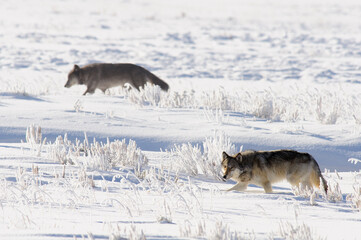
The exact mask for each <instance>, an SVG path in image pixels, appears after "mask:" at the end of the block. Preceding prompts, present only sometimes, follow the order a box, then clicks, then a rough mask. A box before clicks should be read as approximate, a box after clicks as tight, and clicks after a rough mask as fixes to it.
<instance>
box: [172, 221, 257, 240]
mask: <svg viewBox="0 0 361 240" xmlns="http://www.w3.org/2000/svg"><path fill="white" fill-rule="evenodd" d="M179 233H180V236H181V237H187V238H206V239H211V240H228V239H230V240H237V239H255V237H254V236H248V237H247V236H242V235H241V234H240V233H237V232H234V231H232V230H231V229H230V228H229V226H228V224H225V223H224V222H223V221H217V222H214V223H206V222H205V221H204V220H198V221H197V222H196V223H194V222H190V221H185V222H184V223H183V224H182V225H180V226H179Z"/></svg>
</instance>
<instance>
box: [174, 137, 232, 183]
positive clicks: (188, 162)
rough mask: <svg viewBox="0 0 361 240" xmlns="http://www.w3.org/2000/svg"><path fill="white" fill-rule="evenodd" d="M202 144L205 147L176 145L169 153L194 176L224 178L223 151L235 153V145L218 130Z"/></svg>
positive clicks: (182, 167) (189, 144)
mask: <svg viewBox="0 0 361 240" xmlns="http://www.w3.org/2000/svg"><path fill="white" fill-rule="evenodd" d="M202 146H203V148H201V147H200V146H199V145H198V144H196V145H192V144H191V143H187V144H182V145H175V146H174V147H173V148H172V149H171V150H170V151H169V152H168V153H169V156H170V157H171V158H174V159H175V161H174V162H176V164H177V165H179V167H180V169H182V171H185V172H186V173H187V174H190V175H192V176H196V175H198V174H203V175H206V176H212V177H214V178H216V179H219V180H220V179H222V176H221V160H222V159H221V158H222V152H223V151H226V152H227V153H230V154H233V153H235V152H236V147H235V145H234V144H233V143H231V140H230V138H229V137H227V136H226V135H225V133H224V132H220V131H216V132H215V133H214V136H213V137H208V138H206V139H205V141H203V143H202Z"/></svg>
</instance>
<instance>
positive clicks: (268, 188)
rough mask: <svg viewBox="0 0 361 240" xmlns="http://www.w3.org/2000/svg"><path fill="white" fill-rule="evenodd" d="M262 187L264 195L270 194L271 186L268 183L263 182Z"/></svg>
mask: <svg viewBox="0 0 361 240" xmlns="http://www.w3.org/2000/svg"><path fill="white" fill-rule="evenodd" d="M262 187H263V188H264V191H265V192H266V193H272V185H271V183H270V182H265V183H263V184H262Z"/></svg>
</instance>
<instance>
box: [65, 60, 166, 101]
mask: <svg viewBox="0 0 361 240" xmlns="http://www.w3.org/2000/svg"><path fill="white" fill-rule="evenodd" d="M147 82H149V83H153V84H155V85H159V86H160V88H161V89H162V90H164V91H168V88H169V86H168V84H167V83H165V82H164V81H163V80H161V79H160V78H158V77H157V76H155V75H154V74H153V73H151V72H149V71H148V70H147V69H145V68H143V67H141V66H138V65H134V64H131V63H118V64H111V63H94V64H89V65H86V66H84V67H79V66H78V65H74V68H73V69H72V70H71V71H70V72H69V74H68V81H67V82H66V84H65V87H66V88H70V87H71V86H74V85H79V84H80V85H86V86H87V90H86V91H85V92H84V94H83V95H85V94H87V93H90V94H92V93H94V91H95V89H97V88H98V89H100V90H102V91H103V92H105V90H107V89H108V88H111V87H116V86H124V84H125V83H129V84H130V85H131V86H132V87H134V88H136V89H138V90H139V88H140V87H142V86H144V85H145V84H146V83H147Z"/></svg>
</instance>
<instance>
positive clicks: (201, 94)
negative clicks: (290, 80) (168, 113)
mask: <svg viewBox="0 0 361 240" xmlns="http://www.w3.org/2000/svg"><path fill="white" fill-rule="evenodd" d="M287 89H288V90H287V91H283V89H282V88H281V89H280V88H269V89H263V90H259V89H254V90H253V89H247V88H245V89H242V88H241V89H237V91H234V92H232V91H227V90H225V89H224V88H222V87H219V88H218V89H215V90H209V91H195V90H192V91H189V92H187V91H184V92H177V91H171V90H170V91H168V92H164V91H162V90H161V89H160V87H159V86H156V85H151V84H146V85H145V86H144V88H141V89H140V91H132V90H123V94H124V95H125V96H126V97H127V98H128V100H129V101H130V102H131V103H133V104H136V105H138V106H153V107H162V108H190V109H205V110H207V111H210V110H214V111H222V112H223V113H224V112H225V111H231V112H239V113H243V114H249V115H253V116H255V117H258V118H261V119H265V120H269V121H286V122H296V121H303V120H311V121H317V122H320V123H322V124H337V123H338V122H356V123H357V122H360V121H359V117H357V116H359V113H358V111H357V109H359V108H360V107H361V99H360V96H359V95H356V93H348V92H345V91H343V90H342V89H336V90H328V89H323V88H309V87H307V86H306V87H303V86H290V88H287ZM206 114H207V113H206Z"/></svg>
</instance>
